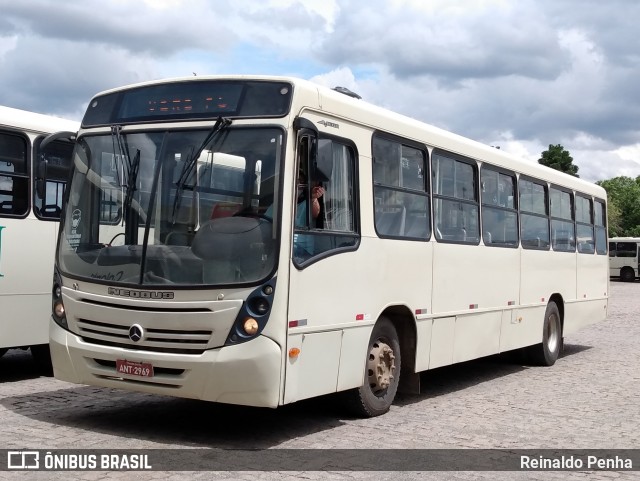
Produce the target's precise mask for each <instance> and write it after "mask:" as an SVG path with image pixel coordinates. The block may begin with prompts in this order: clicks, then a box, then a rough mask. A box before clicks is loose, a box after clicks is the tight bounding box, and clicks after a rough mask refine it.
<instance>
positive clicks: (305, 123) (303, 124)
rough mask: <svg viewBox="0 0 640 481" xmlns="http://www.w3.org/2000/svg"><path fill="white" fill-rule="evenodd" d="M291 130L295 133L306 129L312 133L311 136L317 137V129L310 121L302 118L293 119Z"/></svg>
mask: <svg viewBox="0 0 640 481" xmlns="http://www.w3.org/2000/svg"><path fill="white" fill-rule="evenodd" d="M293 129H294V130H297V131H300V130H303V129H307V130H310V131H311V132H313V134H315V135H316V136H317V135H318V128H317V127H316V126H315V125H314V124H313V122H312V121H311V120H309V119H305V118H304V117H296V118H295V120H294V121H293Z"/></svg>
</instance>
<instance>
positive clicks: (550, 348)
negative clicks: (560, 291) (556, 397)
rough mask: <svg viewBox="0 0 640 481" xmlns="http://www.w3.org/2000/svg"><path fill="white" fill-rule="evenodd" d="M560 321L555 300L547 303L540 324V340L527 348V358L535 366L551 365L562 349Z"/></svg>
mask: <svg viewBox="0 0 640 481" xmlns="http://www.w3.org/2000/svg"><path fill="white" fill-rule="evenodd" d="M562 343H563V338H562V322H561V320H560V311H559V310H558V306H557V305H556V303H555V302H553V301H551V302H549V304H547V309H546V311H545V313H544V323H543V325H542V342H541V343H540V344H536V345H533V346H531V347H528V348H527V358H528V360H529V362H530V363H531V364H534V365H536V366H553V365H554V364H555V362H556V360H557V359H558V357H559V356H560V351H561V350H562Z"/></svg>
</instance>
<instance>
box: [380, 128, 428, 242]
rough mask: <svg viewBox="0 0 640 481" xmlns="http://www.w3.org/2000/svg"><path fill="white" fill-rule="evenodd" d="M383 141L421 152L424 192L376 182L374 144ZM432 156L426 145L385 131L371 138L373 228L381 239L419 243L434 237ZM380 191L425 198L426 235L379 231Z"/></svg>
mask: <svg viewBox="0 0 640 481" xmlns="http://www.w3.org/2000/svg"><path fill="white" fill-rule="evenodd" d="M377 139H378V140H383V141H388V142H392V143H396V144H399V145H400V147H401V148H402V147H403V146H406V147H408V148H411V149H414V150H417V151H419V152H421V153H422V162H423V163H422V168H423V186H422V188H423V190H418V189H413V188H408V187H404V186H402V187H401V186H394V185H389V184H387V183H383V182H379V181H376V174H375V163H376V158H375V157H376V155H375V148H374V144H375V141H376V140H377ZM430 164H431V163H430V155H429V150H428V149H427V147H426V146H425V145H424V144H421V143H419V142H416V141H412V140H410V139H407V138H404V137H400V136H397V135H393V134H389V133H387V132H384V131H379V130H378V131H375V132H374V133H373V135H372V136H371V166H372V175H371V181H372V195H373V198H372V202H373V227H374V230H375V232H376V234H377V235H378V237H380V238H381V239H397V240H406V241H418V242H427V241H429V240H430V239H431V235H432V231H433V229H432V222H433V221H432V202H431V165H430ZM380 191H387V192H397V193H399V194H401V195H402V194H406V195H410V196H418V197H423V198H424V199H425V200H426V210H425V214H426V225H425V227H426V235H425V236H409V235H406V233H404V232H403V234H402V235H390V234H387V233H382V232H380V230H379V228H378V227H379V226H378V217H377V215H378V213H377V211H378V206H377V204H376V198H377V196H376V192H380ZM403 208H404V209H405V215H406V206H403ZM406 217H407V218H408V217H409V215H406Z"/></svg>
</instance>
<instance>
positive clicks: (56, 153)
mask: <svg viewBox="0 0 640 481" xmlns="http://www.w3.org/2000/svg"><path fill="white" fill-rule="evenodd" d="M78 127H79V123H78V122H72V121H69V120H64V119H60V118H57V117H50V116H47V115H41V114H37V113H33V112H27V111H24V110H18V109H13V108H9V107H3V106H0V306H2V316H0V323H1V326H0V355H3V354H4V353H5V352H6V351H7V350H8V349H11V348H30V349H31V353H32V354H33V357H34V358H35V359H36V361H37V362H38V364H39V365H40V366H41V368H42V369H43V370H44V371H50V370H51V360H50V357H49V347H48V343H49V318H50V317H51V278H52V275H53V259H54V253H55V245H56V238H57V234H58V223H59V220H60V213H61V212H62V193H63V191H64V187H65V184H66V182H67V178H68V176H69V166H70V160H71V153H72V151H73V143H72V142H71V141H70V140H63V139H62V138H60V139H58V140H56V141H54V142H52V143H50V144H49V145H48V146H46V148H44V149H41V148H40V144H41V142H42V140H43V139H44V138H45V137H46V136H47V135H49V134H51V133H53V132H57V131H73V132H75V131H77V130H78Z"/></svg>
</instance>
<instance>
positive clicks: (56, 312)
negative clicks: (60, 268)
mask: <svg viewBox="0 0 640 481" xmlns="http://www.w3.org/2000/svg"><path fill="white" fill-rule="evenodd" d="M51 294H52V297H53V299H52V308H51V310H52V314H51V317H53V320H54V321H56V323H57V324H58V325H59V326H60V327H62V328H64V329H68V328H69V326H68V324H67V313H66V311H65V308H64V303H63V302H62V280H61V279H60V276H59V275H58V273H57V272H54V274H53V290H52V293H51Z"/></svg>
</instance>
